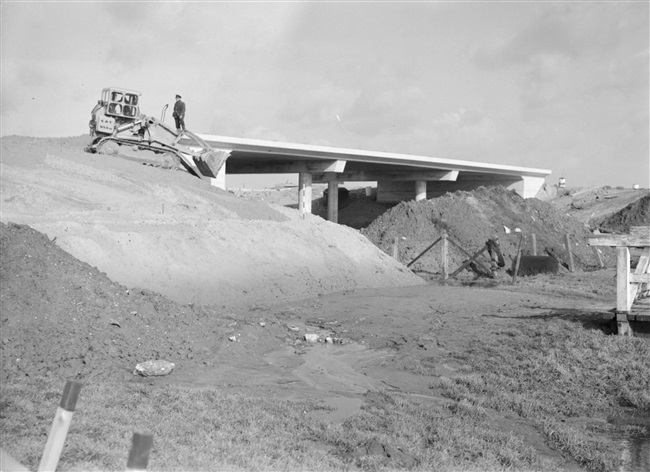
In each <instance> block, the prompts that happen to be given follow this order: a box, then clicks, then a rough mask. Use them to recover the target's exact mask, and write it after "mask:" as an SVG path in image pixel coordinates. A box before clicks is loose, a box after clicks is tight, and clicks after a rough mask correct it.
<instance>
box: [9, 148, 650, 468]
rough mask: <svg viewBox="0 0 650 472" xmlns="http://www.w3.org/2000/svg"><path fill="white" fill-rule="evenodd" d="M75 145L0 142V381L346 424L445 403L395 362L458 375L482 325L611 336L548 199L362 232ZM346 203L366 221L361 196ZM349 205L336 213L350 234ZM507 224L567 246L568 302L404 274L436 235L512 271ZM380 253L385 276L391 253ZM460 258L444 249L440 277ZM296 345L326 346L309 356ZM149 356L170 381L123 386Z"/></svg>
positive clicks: (589, 262) (485, 204)
mask: <svg viewBox="0 0 650 472" xmlns="http://www.w3.org/2000/svg"><path fill="white" fill-rule="evenodd" d="M85 144H86V137H80V138H61V139H54V138H51V139H34V138H21V137H9V138H3V139H2V167H1V169H0V170H1V183H2V193H1V201H2V215H1V220H2V224H1V225H0V230H1V231H0V233H1V234H0V236H1V237H0V282H1V284H0V313H1V319H0V328H1V331H2V335H1V339H0V343H1V344H0V352H1V354H2V370H1V377H0V380H2V381H3V382H13V381H20V379H21V378H24V377H25V376H30V377H32V376H41V375H42V376H50V377H54V378H60V379H67V378H77V379H82V380H84V381H97V382H99V381H107V382H114V381H130V382H160V383H165V382H168V383H178V384H184V385H196V386H204V385H210V386H218V387H219V388H222V389H230V390H237V391H244V392H246V394H248V395H264V396H272V397H277V398H320V399H322V400H323V401H325V402H326V403H327V404H329V405H331V406H333V407H334V409H333V410H332V412H331V413H330V418H331V419H333V420H338V419H341V418H344V417H345V416H347V415H350V414H353V413H354V412H355V411H358V408H359V407H360V405H361V403H362V399H361V397H362V394H363V392H365V391H367V390H380V389H386V388H389V389H391V390H392V391H395V392H401V393H403V394H405V395H409V396H411V397H413V398H420V399H425V400H426V401H430V402H441V401H443V400H442V399H440V398H438V397H436V395H435V392H432V391H431V390H430V388H429V386H430V385H431V383H432V382H431V380H432V379H431V378H428V377H426V376H422V375H419V373H418V372H413V371H412V370H409V367H408V366H412V365H413V364H414V363H415V364H417V363H418V362H420V363H422V364H426V365H427V366H432V365H435V366H436V372H437V374H438V375H444V376H453V375H454V373H455V372H456V371H457V370H458V369H459V368H461V366H460V365H458V364H457V361H456V360H455V359H458V358H459V353H462V352H463V351H464V350H465V349H467V348H468V346H470V345H471V344H472V342H474V341H475V340H477V339H481V338H482V337H484V336H488V335H490V332H492V331H493V330H494V329H500V328H501V327H504V328H506V327H513V326H518V325H522V324H525V323H526V320H527V319H528V318H530V317H533V316H534V317H539V316H546V315H552V316H564V317H567V318H570V319H575V320H577V321H578V322H581V323H595V324H598V325H599V326H600V328H601V329H610V328H611V326H609V325H607V324H606V323H605V324H602V321H601V315H603V314H605V313H607V310H609V309H611V308H612V307H613V306H614V305H615V296H616V295H615V293H616V292H615V284H614V279H613V275H614V269H613V268H612V267H613V266H612V264H611V262H612V261H613V259H612V258H611V255H610V254H605V262H606V263H607V264H608V268H607V269H605V270H598V271H591V269H593V268H594V267H595V261H596V259H595V256H594V253H593V252H592V250H591V248H589V247H587V246H586V237H587V236H588V235H589V234H590V232H589V228H588V227H587V226H586V225H585V222H582V221H578V220H576V219H575V218H571V217H570V216H568V215H566V214H565V213H563V212H562V211H560V210H558V207H557V206H554V205H553V204H551V203H549V202H546V203H545V202H542V201H540V200H536V199H530V200H523V199H521V198H520V197H518V196H517V195H516V194H513V193H511V192H508V191H505V190H502V189H489V188H482V189H479V190H477V191H475V192H470V193H468V192H457V193H455V194H447V195H445V196H443V197H440V198H438V199H435V200H431V201H424V202H417V203H416V202H405V203H401V204H399V205H397V206H394V207H393V208H391V209H388V210H387V211H385V212H384V213H383V214H382V215H381V216H380V217H379V218H377V219H376V220H375V221H374V222H373V223H372V224H370V226H368V227H367V228H366V229H364V230H363V231H362V232H360V231H357V230H355V229H352V228H351V227H347V226H344V225H336V224H332V223H329V222H327V221H324V220H323V219H321V218H319V217H317V216H310V217H308V218H306V219H303V218H302V217H301V215H300V214H299V213H298V212H297V211H295V210H293V209H291V208H288V207H285V206H282V205H278V204H275V203H268V201H272V200H274V199H275V201H279V200H280V198H279V197H278V195H279V194H280V193H281V195H282V198H287V196H288V194H287V193H286V192H279V193H278V192H272V193H270V194H269V195H267V196H268V198H267V199H266V200H268V201H260V199H259V198H257V199H256V197H255V196H254V195H251V194H248V195H247V196H246V197H241V196H238V195H235V194H232V193H229V192H223V191H220V190H218V189H215V188H214V187H211V186H210V185H209V184H208V183H207V182H205V181H202V180H199V179H197V178H195V177H192V176H191V175H189V174H187V173H185V172H181V171H166V170H163V169H159V168H154V167H150V166H143V165H141V164H138V163H137V162H134V161H133V160H131V159H128V157H129V156H128V154H129V152H128V150H123V151H122V152H123V154H118V155H114V156H105V155H90V154H86V153H84V152H83V151H82V150H81V149H83V146H84V145H85ZM642 196H643V195H642V194H641V193H640V194H639V197H638V198H639V199H640V198H641V197H642ZM356 200H363V199H356ZM643 201H644V202H645V203H642V204H641V206H642V207H643V205H646V206H645V209H646V210H647V200H643ZM357 203H359V204H360V205H362V207H363V208H364V211H365V210H367V209H368V208H369V207H373V208H375V209H377V208H379V207H377V206H376V205H373V203H372V199H371V198H370V199H369V200H365V201H361V202H357ZM354 204H355V198H352V199H351V200H349V201H348V208H347V211H346V212H342V214H343V216H344V218H348V221H355V222H356V223H355V224H357V225H359V224H361V223H360V222H361V221H362V220H363V214H356V215H355V212H354V208H355V206H354ZM619 210H621V209H620V208H618V209H617V210H616V211H619ZM643 210H644V208H642V210H641V211H643ZM377 211H378V210H377ZM626 211H630V212H634V211H639V210H634V209H630V210H626ZM378 213H380V212H379V211H378ZM645 214H647V212H646V213H645ZM635 221H638V220H635ZM505 228H508V229H509V230H510V233H508V232H506V229H505ZM515 228H520V229H521V234H523V235H524V236H525V238H524V240H523V243H524V249H525V250H526V251H530V249H531V247H530V238H529V236H530V234H533V233H534V234H536V237H537V245H538V248H539V250H542V248H545V247H549V248H555V250H556V251H557V252H558V253H559V254H562V252H563V250H565V248H563V238H564V237H565V235H567V234H568V235H569V237H570V240H571V241H572V244H573V245H574V246H575V247H573V248H572V249H573V251H574V254H575V260H576V265H577V267H578V271H577V272H576V273H569V272H567V271H566V270H564V271H562V272H561V273H560V274H558V275H557V276H556V278H557V281H558V282H557V286H562V287H563V289H562V290H557V291H555V290H553V289H552V288H551V289H549V288H548V287H542V284H537V285H536V284H535V283H534V282H533V283H531V282H522V284H521V285H519V286H511V285H509V283H508V281H509V278H507V276H506V275H505V268H504V269H503V270H502V272H501V275H500V277H499V278H497V280H496V281H495V283H494V286H493V287H492V288H479V287H478V286H472V287H467V286H449V285H443V284H427V283H426V282H425V281H424V279H423V278H422V277H418V276H416V275H415V274H414V273H413V272H412V271H410V270H408V269H406V267H405V265H404V263H405V262H408V261H409V260H411V259H412V258H413V257H414V256H415V255H417V254H418V253H419V252H421V251H422V249H424V248H425V247H426V246H427V245H428V244H430V243H431V242H433V240H434V239H435V238H437V237H438V235H439V234H440V231H442V230H445V231H446V232H447V233H448V234H449V236H450V238H451V239H453V240H454V241H456V242H457V243H458V244H459V245H461V246H462V247H464V248H465V249H466V250H467V251H469V252H474V251H476V250H478V249H480V247H481V246H482V245H483V244H484V243H485V241H486V240H487V239H488V238H493V237H496V236H498V238H499V242H500V244H501V247H502V249H503V252H504V254H505V255H506V257H508V256H509V257H512V256H513V255H514V254H515V251H516V247H517V245H518V244H519V236H518V234H516V233H515V232H514V229H515ZM394 238H398V241H399V254H398V259H399V261H396V260H395V259H393V258H392V257H390V256H389V255H388V253H390V252H391V251H392V245H393V242H394ZM373 243H374V244H373ZM437 254H438V251H436V250H434V251H431V252H430V254H428V255H427V256H426V257H423V258H422V259H421V261H418V263H417V264H419V266H418V267H416V268H417V269H418V270H419V272H420V273H423V274H425V275H426V274H427V273H429V274H435V273H437V272H438V271H439V269H440V260H439V256H438V255H437ZM463 259H464V256H463V255H462V254H461V253H458V252H453V251H452V253H451V262H450V266H453V265H454V264H459V263H460V262H462V260H463ZM400 261H401V262H400ZM467 274H468V275H469V276H471V277H474V275H473V274H470V273H467ZM530 279H531V280H534V278H530ZM567 287H570V288H571V290H567V289H566V288H567ZM542 288H543V289H542ZM599 323H600V324H599ZM306 334H316V335H318V336H319V337H320V339H321V340H323V339H325V338H326V337H329V338H331V339H332V341H333V343H332V344H324V343H308V342H306V341H305V335H306ZM152 359H164V360H168V361H171V362H173V363H174V364H175V365H176V367H175V369H174V371H173V372H172V373H171V374H170V375H168V376H166V377H160V378H142V377H138V376H134V375H133V370H134V367H135V365H136V364H137V363H139V362H143V361H146V360H152ZM504 427H506V426H504ZM507 427H513V428H514V426H513V425H510V426H507ZM513 431H515V429H513ZM519 433H522V434H523V433H524V432H522V431H518V433H517V434H519ZM525 433H526V434H529V433H530V434H534V432H531V431H528V430H527V431H525ZM532 441H533V443H535V447H537V448H538V450H540V451H542V453H544V454H547V455H549V456H550V457H555V458H556V459H557V460H558V461H561V460H562V459H561V457H560V456H559V454H557V453H555V452H553V451H551V450H549V449H548V448H547V447H546V446H545V445H544V444H543V441H542V440H541V439H540V438H537V439H534V440H532Z"/></svg>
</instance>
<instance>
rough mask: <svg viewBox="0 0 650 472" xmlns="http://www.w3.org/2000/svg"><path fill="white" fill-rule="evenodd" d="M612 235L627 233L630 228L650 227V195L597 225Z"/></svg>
mask: <svg viewBox="0 0 650 472" xmlns="http://www.w3.org/2000/svg"><path fill="white" fill-rule="evenodd" d="M598 226H599V227H600V229H601V230H605V231H608V232H612V233H621V234H625V233H629V232H630V227H631V226H650V194H648V195H646V196H644V197H642V198H641V199H640V200H638V201H636V202H634V203H631V204H630V205H628V206H626V207H625V208H623V209H622V210H621V211H619V212H617V213H615V214H613V215H611V216H610V217H608V218H605V219H604V220H603V221H601V222H600V224H599V225H598Z"/></svg>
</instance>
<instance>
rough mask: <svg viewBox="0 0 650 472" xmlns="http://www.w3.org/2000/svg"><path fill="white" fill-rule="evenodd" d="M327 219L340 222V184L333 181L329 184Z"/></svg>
mask: <svg viewBox="0 0 650 472" xmlns="http://www.w3.org/2000/svg"><path fill="white" fill-rule="evenodd" d="M327 219H328V221H331V222H332V223H338V222H339V183H338V182H336V181H332V180H330V181H329V182H327Z"/></svg>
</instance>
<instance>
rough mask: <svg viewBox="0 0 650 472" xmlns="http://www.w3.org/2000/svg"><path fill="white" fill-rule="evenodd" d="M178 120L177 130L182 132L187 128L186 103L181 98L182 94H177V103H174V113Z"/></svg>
mask: <svg viewBox="0 0 650 472" xmlns="http://www.w3.org/2000/svg"><path fill="white" fill-rule="evenodd" d="M172 116H173V117H174V120H175V121H176V132H178V133H180V132H181V130H183V131H184V130H185V103H183V101H182V100H181V96H180V95H176V103H174V113H173V114H172Z"/></svg>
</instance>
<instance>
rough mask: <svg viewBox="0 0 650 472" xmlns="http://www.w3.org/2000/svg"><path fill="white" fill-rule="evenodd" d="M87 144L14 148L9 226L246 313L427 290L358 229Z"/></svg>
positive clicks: (130, 276) (116, 271)
mask: <svg viewBox="0 0 650 472" xmlns="http://www.w3.org/2000/svg"><path fill="white" fill-rule="evenodd" d="M87 139H88V138H87V137H77V138H57V139H54V138H48V139H38V138H23V137H15V136H12V137H5V138H3V139H2V147H3V153H2V195H1V199H2V221H3V222H5V223H7V222H13V223H18V224H26V225H29V226H30V227H32V228H34V229H37V230H38V231H40V232H43V233H45V234H47V235H48V236H49V237H50V238H51V239H52V240H56V244H57V245H59V246H60V247H61V248H62V249H64V250H65V251H67V252H69V253H70V254H72V255H73V256H74V257H76V258H78V259H80V260H81V261H84V262H87V263H88V264H90V265H91V266H93V267H96V268H97V269H98V270H100V271H101V272H104V273H106V274H107V275H108V277H109V278H110V279H111V280H113V281H115V282H118V283H120V284H123V285H125V286H127V287H141V288H144V289H148V290H152V291H155V292H158V293H161V294H164V295H166V296H168V297H169V298H171V299H172V300H174V301H177V302H180V303H195V304H223V305H229V304H241V303H254V302H255V301H260V300H264V301H269V300H273V299H279V298H281V299H291V298H300V297H306V296H311V295H317V294H319V293H325V292H335V291H338V290H344V289H350V288H368V287H381V286H395V285H414V284H421V283H423V282H422V280H421V279H420V278H418V277H417V276H415V275H414V274H412V273H411V272H410V271H407V270H405V269H404V267H403V266H402V265H401V264H399V263H397V262H396V261H394V260H393V259H392V258H391V257H389V256H388V255H386V254H385V253H383V252H382V251H380V250H379V249H378V248H376V247H375V246H374V245H373V244H372V243H370V242H369V241H368V240H367V239H366V238H365V237H364V236H362V235H360V234H359V233H358V232H357V231H355V230H352V229H350V228H348V227H345V226H340V225H336V224H332V223H330V222H328V221H325V220H323V219H321V218H318V217H316V216H311V217H308V218H306V219H303V218H302V217H301V215H300V214H299V213H298V212H297V211H295V210H292V209H289V208H286V207H283V206H279V205H272V204H267V203H265V202H259V201H250V200H246V199H242V198H238V197H236V196H235V195H233V194H231V193H228V192H225V191H222V190H220V189H217V188H216V187H213V186H211V185H210V184H209V182H207V181H205V180H200V179H197V178H196V177H193V176H192V175H190V174H188V173H186V172H184V171H171V170H165V169H162V168H155V167H151V166H145V165H142V164H140V163H138V162H134V161H133V160H130V159H129V154H130V153H132V150H130V149H124V150H121V151H120V153H121V154H117V155H110V156H109V155H100V154H88V153H85V152H83V147H84V145H85V144H86V141H87Z"/></svg>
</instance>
